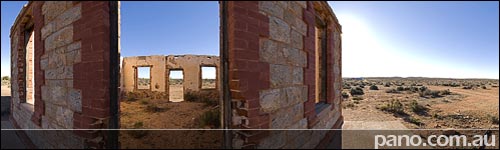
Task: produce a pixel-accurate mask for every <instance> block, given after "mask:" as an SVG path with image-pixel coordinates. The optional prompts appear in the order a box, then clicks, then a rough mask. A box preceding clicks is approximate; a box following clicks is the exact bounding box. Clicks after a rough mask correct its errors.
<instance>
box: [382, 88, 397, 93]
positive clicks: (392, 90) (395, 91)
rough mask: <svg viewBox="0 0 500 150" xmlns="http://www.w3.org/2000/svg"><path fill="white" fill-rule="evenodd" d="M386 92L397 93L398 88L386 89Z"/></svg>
mask: <svg viewBox="0 0 500 150" xmlns="http://www.w3.org/2000/svg"><path fill="white" fill-rule="evenodd" d="M385 92H386V93H399V91H398V90H396V89H388V90H385Z"/></svg>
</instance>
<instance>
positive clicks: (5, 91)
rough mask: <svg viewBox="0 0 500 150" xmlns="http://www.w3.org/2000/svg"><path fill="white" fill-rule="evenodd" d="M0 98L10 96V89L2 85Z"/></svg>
mask: <svg viewBox="0 0 500 150" xmlns="http://www.w3.org/2000/svg"><path fill="white" fill-rule="evenodd" d="M2 96H10V87H9V86H7V85H2Z"/></svg>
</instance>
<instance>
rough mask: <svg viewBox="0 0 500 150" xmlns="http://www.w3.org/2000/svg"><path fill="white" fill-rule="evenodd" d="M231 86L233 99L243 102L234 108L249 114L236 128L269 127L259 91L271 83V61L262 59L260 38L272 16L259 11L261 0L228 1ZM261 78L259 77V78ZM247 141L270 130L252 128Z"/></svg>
mask: <svg viewBox="0 0 500 150" xmlns="http://www.w3.org/2000/svg"><path fill="white" fill-rule="evenodd" d="M228 31H229V33H228V39H229V42H228V43H229V60H230V62H231V63H230V64H229V79H230V82H229V84H230V85H229V86H230V88H231V96H232V99H237V100H240V101H241V102H242V103H244V107H243V108H235V107H233V109H236V110H237V112H238V115H241V116H246V117H247V120H245V122H247V123H248V125H241V126H240V127H236V128H252V129H267V128H269V123H270V119H269V115H268V114H266V113H263V112H260V101H259V91H260V90H261V89H268V88H269V87H270V79H269V72H270V69H269V63H265V62H261V61H260V60H259V59H260V55H259V48H260V41H259V40H260V38H262V37H269V19H268V17H267V16H265V15H263V14H260V13H259V2H258V1H238V2H228ZM256 79H258V81H256ZM248 133H249V134H250V135H252V136H249V137H246V141H248V143H255V142H257V141H259V140H260V139H262V138H264V137H266V136H267V135H268V133H267V132H262V131H250V132H248Z"/></svg>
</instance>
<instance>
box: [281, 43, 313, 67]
mask: <svg viewBox="0 0 500 150" xmlns="http://www.w3.org/2000/svg"><path fill="white" fill-rule="evenodd" d="M283 55H284V56H285V59H286V64H288V65H291V66H300V67H306V63H307V62H306V61H307V60H306V54H305V53H304V52H302V51H301V50H299V49H296V48H288V47H287V48H284V49H283Z"/></svg>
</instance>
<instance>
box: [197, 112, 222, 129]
mask: <svg viewBox="0 0 500 150" xmlns="http://www.w3.org/2000/svg"><path fill="white" fill-rule="evenodd" d="M198 123H199V125H200V127H202V128H203V127H206V126H209V127H210V128H219V127H220V111H219V109H213V110H209V111H206V112H204V113H203V114H202V115H201V116H200V118H199V119H198Z"/></svg>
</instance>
